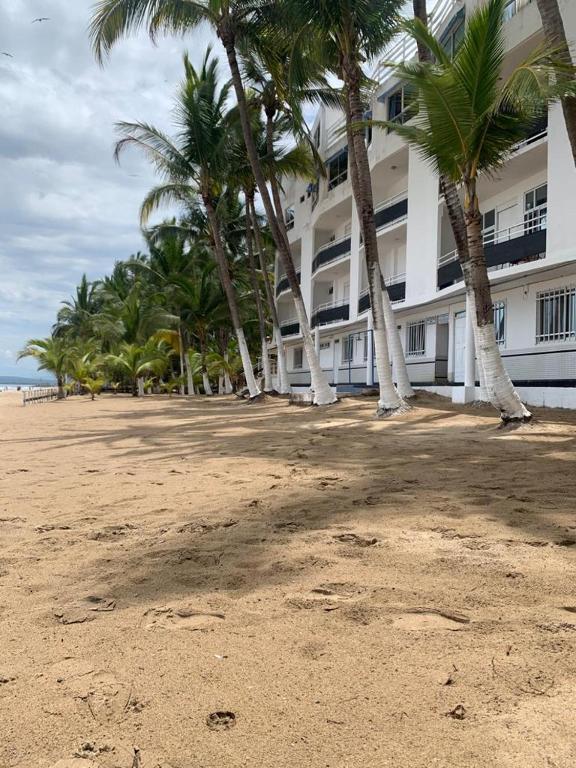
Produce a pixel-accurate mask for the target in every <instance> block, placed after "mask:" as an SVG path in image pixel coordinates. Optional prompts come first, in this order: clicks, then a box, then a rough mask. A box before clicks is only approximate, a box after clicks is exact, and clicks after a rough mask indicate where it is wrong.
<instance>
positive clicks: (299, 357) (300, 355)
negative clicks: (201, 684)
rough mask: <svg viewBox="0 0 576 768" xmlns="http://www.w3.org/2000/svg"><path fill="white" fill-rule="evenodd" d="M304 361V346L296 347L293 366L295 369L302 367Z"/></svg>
mask: <svg viewBox="0 0 576 768" xmlns="http://www.w3.org/2000/svg"><path fill="white" fill-rule="evenodd" d="M303 361H304V348H303V347H295V349H294V363H293V366H292V367H293V368H294V370H296V369H300V368H302V363H303Z"/></svg>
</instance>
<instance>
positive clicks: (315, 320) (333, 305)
mask: <svg viewBox="0 0 576 768" xmlns="http://www.w3.org/2000/svg"><path fill="white" fill-rule="evenodd" d="M349 318H350V301H349V300H348V299H344V301H338V302H327V303H326V304H319V305H318V306H317V307H315V308H314V312H313V313H312V328H316V326H317V325H331V324H332V323H338V322H340V321H341V320H349Z"/></svg>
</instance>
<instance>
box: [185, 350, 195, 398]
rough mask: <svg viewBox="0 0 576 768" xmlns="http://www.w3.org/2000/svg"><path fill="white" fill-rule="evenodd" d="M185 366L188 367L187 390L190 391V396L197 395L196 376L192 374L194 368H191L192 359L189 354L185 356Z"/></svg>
mask: <svg viewBox="0 0 576 768" xmlns="http://www.w3.org/2000/svg"><path fill="white" fill-rule="evenodd" d="M184 366H185V367H186V385H187V386H186V388H187V390H188V395H195V394H196V391H195V390H194V375H193V373H192V368H191V367H190V359H189V357H188V355H187V354H185V355H184Z"/></svg>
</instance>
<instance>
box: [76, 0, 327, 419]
mask: <svg viewBox="0 0 576 768" xmlns="http://www.w3.org/2000/svg"><path fill="white" fill-rule="evenodd" d="M269 6H270V3H269V0H194V2H190V0H99V2H98V3H97V5H96V10H95V13H94V16H93V18H92V23H91V36H92V41H93V45H94V50H95V53H96V55H97V57H98V58H99V59H100V60H102V59H103V57H104V55H105V54H107V53H108V52H109V51H110V49H111V48H112V46H113V45H114V43H115V42H116V41H117V40H118V39H119V38H120V37H122V36H123V35H126V34H128V33H129V32H132V31H135V30H138V29H139V28H141V27H142V26H144V25H145V26H147V27H148V31H149V33H150V35H151V36H152V37H155V36H156V35H157V34H158V33H160V32H166V33H175V34H182V33H183V32H186V31H192V30H195V29H198V27H199V26H200V25H201V24H203V23H208V24H209V25H211V27H212V28H213V29H214V30H215V32H216V34H217V35H218V37H219V39H220V40H221V42H222V44H223V46H224V48H225V51H226V57H227V60H228V65H229V67H230V72H231V76H232V83H233V87H234V92H235V94H236V99H237V102H238V112H239V116H240V122H241V126H242V134H243V137H244V142H245V145H246V151H247V153H248V158H249V162H250V166H251V168H252V172H253V174H254V179H255V181H256V185H257V187H258V191H259V193H260V197H261V200H262V204H263V206H264V210H265V212H266V216H267V218H268V224H269V226H270V230H271V232H272V236H273V238H274V242H275V244H276V248H277V249H278V253H279V255H280V259H281V261H282V265H283V268H284V272H285V273H286V277H287V279H288V282H289V285H290V289H291V291H292V294H293V296H294V304H295V309H296V314H297V316H298V320H299V323H300V332H301V334H302V339H303V344H304V348H305V351H306V357H307V360H308V364H309V366H310V375H311V379H312V389H313V391H314V402H315V403H316V404H317V405H329V404H331V403H333V402H334V401H335V400H336V395H335V393H334V392H333V390H332V389H331V387H330V386H329V383H328V379H327V377H326V375H325V373H324V372H323V371H322V368H321V366H320V360H319V357H318V355H317V353H316V348H315V345H314V339H313V337H312V332H311V330H310V324H309V322H308V316H307V314H306V308H305V305H304V300H303V297H302V292H301V290H300V285H299V283H298V278H297V276H296V269H295V267H294V261H293V259H292V254H291V250H290V245H289V242H288V237H287V235H286V230H285V227H284V225H283V220H282V217H278V215H277V212H276V210H275V207H274V204H273V202H272V199H271V196H270V193H269V191H268V187H267V184H266V176H265V174H264V171H263V168H262V164H261V162H260V158H259V156H258V150H257V146H256V142H255V140H254V136H253V133H252V125H251V119H250V107H249V104H248V101H247V98H246V93H245V91H244V83H243V81H242V74H241V71H240V66H239V62H238V54H237V46H238V45H239V43H240V42H241V41H245V40H246V38H247V37H251V38H252V39H254V38H255V37H256V36H257V34H258V24H257V23H255V22H256V21H257V16H258V12H259V11H261V10H262V9H266V8H267V7H269Z"/></svg>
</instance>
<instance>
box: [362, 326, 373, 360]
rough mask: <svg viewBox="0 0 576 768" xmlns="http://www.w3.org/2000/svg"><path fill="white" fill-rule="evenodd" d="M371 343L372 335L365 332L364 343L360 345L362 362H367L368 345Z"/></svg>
mask: <svg viewBox="0 0 576 768" xmlns="http://www.w3.org/2000/svg"><path fill="white" fill-rule="evenodd" d="M369 342H370V343H371V342H372V334H371V333H368V332H366V333H365V334H364V343H363V344H362V360H363V361H364V362H366V361H367V360H368V343H369Z"/></svg>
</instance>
